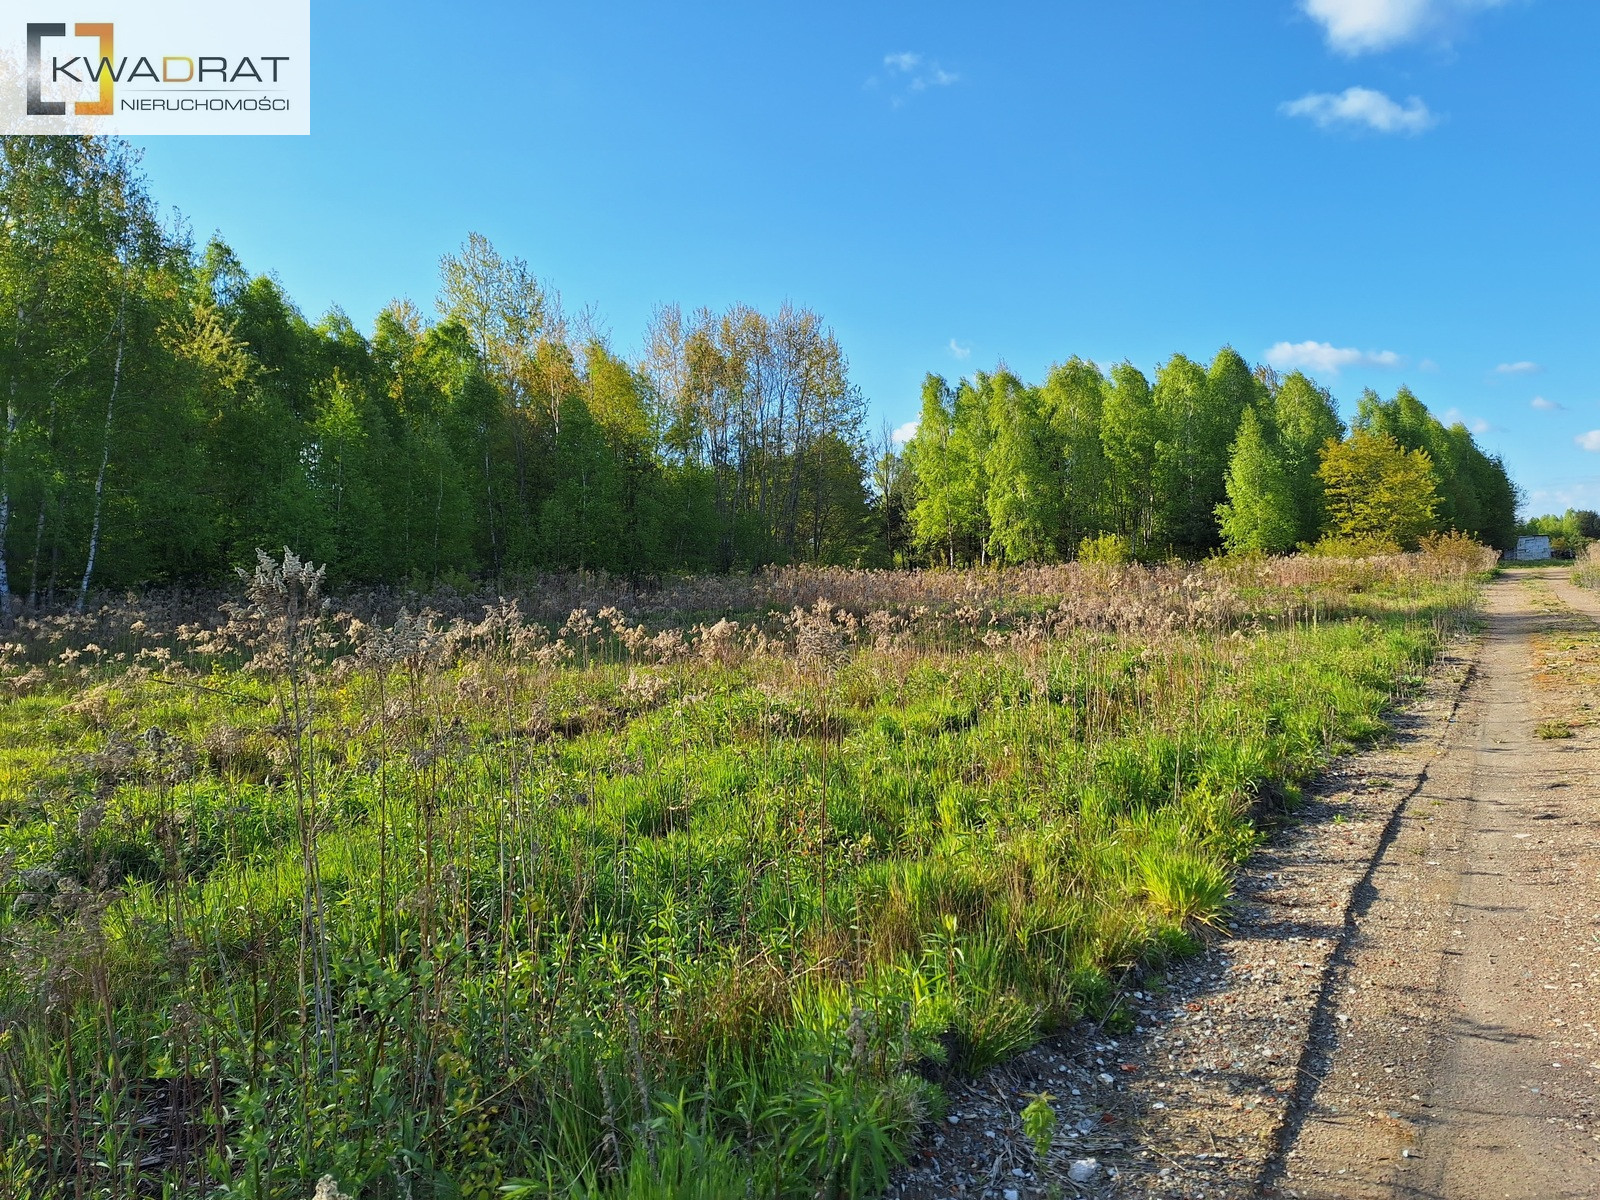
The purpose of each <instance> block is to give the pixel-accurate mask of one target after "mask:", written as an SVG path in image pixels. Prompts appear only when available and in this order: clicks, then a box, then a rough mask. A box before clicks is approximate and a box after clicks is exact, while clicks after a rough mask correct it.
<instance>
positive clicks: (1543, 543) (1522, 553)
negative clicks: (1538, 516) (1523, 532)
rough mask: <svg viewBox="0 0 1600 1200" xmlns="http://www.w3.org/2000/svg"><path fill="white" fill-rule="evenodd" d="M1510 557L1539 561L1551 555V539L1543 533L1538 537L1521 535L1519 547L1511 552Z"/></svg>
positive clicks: (1520, 560) (1521, 560) (1519, 560)
mask: <svg viewBox="0 0 1600 1200" xmlns="http://www.w3.org/2000/svg"><path fill="white" fill-rule="evenodd" d="M1510 557H1512V558H1514V559H1516V560H1517V561H1518V562H1538V561H1539V560H1541V559H1546V558H1549V557H1550V539H1549V538H1547V537H1545V536H1543V535H1542V534H1541V535H1539V536H1538V537H1519V538H1518V539H1517V548H1516V549H1515V550H1513V551H1512V552H1511V555H1510Z"/></svg>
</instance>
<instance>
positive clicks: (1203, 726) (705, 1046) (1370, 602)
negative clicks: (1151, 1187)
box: [0, 552, 1485, 1200]
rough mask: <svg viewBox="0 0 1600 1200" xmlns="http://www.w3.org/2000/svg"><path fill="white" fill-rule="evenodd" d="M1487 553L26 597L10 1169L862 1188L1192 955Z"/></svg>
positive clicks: (1, 1007) (1468, 594) (3, 1062)
mask: <svg viewBox="0 0 1600 1200" xmlns="http://www.w3.org/2000/svg"><path fill="white" fill-rule="evenodd" d="M1484 567H1485V564H1484V563H1481V562H1479V561H1478V560H1477V558H1475V557H1472V556H1467V555H1462V554H1454V555H1451V554H1448V553H1444V552H1437V553H1433V554H1424V555H1413V556H1394V557H1391V558H1385V559H1381V560H1367V561H1363V562H1338V561H1334V560H1328V559H1319V560H1299V559H1296V560H1284V561H1270V560H1262V561H1254V562H1249V561H1244V562H1240V561H1228V562H1219V563H1216V564H1210V565H1207V566H1205V567H1201V568H1194V567H1186V568H1180V567H1163V568H1155V569H1147V568H1137V567H1127V566H1116V565H1105V564H1100V565H1095V566H1093V567H1089V568H1081V569H1080V568H1076V567H1068V568H1046V569H1039V570H1036V571H1015V572H1003V573H1002V572H966V573H960V572H924V573H908V574H898V575H897V574H893V573H887V572H848V571H832V572H821V571H807V572H799V571H791V572H780V573H777V574H774V575H771V576H768V577H765V578H764V579H760V580H755V581H745V582H743V583H733V582H728V581H716V582H715V583H710V584H702V583H700V582H685V583H683V584H682V585H681V587H682V589H683V595H684V597H686V598H687V602H688V603H689V604H690V605H692V607H690V608H688V609H686V610H685V609H672V608H671V607H670V606H666V605H664V604H663V603H662V602H660V601H659V599H658V602H657V603H655V604H654V605H652V606H649V607H641V608H640V609H638V610H635V611H628V610H625V609H624V608H622V607H619V606H618V605H617V604H616V603H612V602H610V601H612V600H616V599H624V600H625V599H627V597H626V596H621V597H619V596H616V595H614V594H604V595H599V594H597V595H594V596H592V597H588V599H590V600H593V601H598V600H600V599H605V600H607V603H604V604H585V603H580V602H576V601H578V600H579V599H580V598H582V597H581V596H580V593H582V591H583V589H584V588H586V587H589V588H593V589H594V590H595V591H596V592H602V591H603V590H604V589H602V588H601V587H599V586H598V585H597V584H596V583H595V581H592V580H591V581H588V582H587V583H586V582H584V581H578V582H572V581H567V582H565V583H563V584H562V585H561V586H560V587H559V588H557V587H554V585H552V590H554V591H557V592H558V593H559V594H560V595H561V597H562V602H563V604H565V603H566V602H567V601H568V600H573V601H574V603H573V604H572V607H571V608H568V609H567V610H566V611H564V612H559V611H558V612H555V613H551V612H550V610H549V609H548V605H545V606H543V607H541V606H540V605H538V604H536V603H534V602H532V601H530V602H528V606H527V611H539V612H543V613H545V614H546V618H547V619H546V620H544V621H538V620H533V619H530V618H529V617H528V616H526V615H525V609H524V607H523V602H522V601H521V600H519V599H515V598H507V599H498V598H495V599H491V600H489V601H487V602H486V603H485V604H483V605H482V606H480V607H478V609H477V610H476V611H475V612H473V613H471V615H469V614H468V613H467V612H465V611H460V612H457V613H455V615H453V616H452V615H450V613H449V609H450V608H451V607H455V606H457V605H459V604H460V599H459V597H456V598H452V597H445V598H443V599H441V600H440V601H439V602H438V604H437V605H436V606H433V607H431V608H429V607H428V606H422V605H417V604H412V605H411V606H410V607H407V608H406V609H404V610H399V609H395V610H392V611H387V612H385V611H384V609H383V605H382V604H381V603H379V602H378V600H377V599H375V598H373V597H366V598H358V602H357V603H356V604H354V605H344V606H341V609H342V610H341V611H332V610H330V609H327V608H325V607H324V606H323V605H322V604H321V602H320V586H321V580H320V577H318V576H317V575H316V573H315V572H314V571H311V570H310V569H309V568H308V567H306V566H305V565H304V564H300V563H298V562H297V561H295V560H292V558H286V559H285V560H284V561H283V562H281V563H273V562H270V561H265V560H264V561H263V562H262V563H261V564H260V566H259V568H258V570H257V571H256V572H255V574H254V575H252V576H251V577H250V580H249V582H248V595H247V597H246V599H245V601H243V602H241V603H237V604H232V605H230V606H229V607H228V608H227V609H225V610H219V609H215V608H212V607H210V606H209V602H207V603H201V604H196V603H194V602H192V601H190V600H162V599H157V600H153V601H137V600H130V601H126V602H123V603H120V604H117V605H112V606H108V607H107V608H105V609H103V610H102V611H101V612H100V613H98V614H91V615H90V616H89V617H87V618H85V619H83V620H78V619H76V618H70V617H67V618H45V617H39V618H35V619H34V621H33V624H32V625H31V626H30V627H29V628H28V629H27V630H26V631H25V633H24V636H23V637H22V638H19V639H18V641H16V642H15V643H14V644H12V645H11V646H9V647H7V648H6V649H5V651H4V655H5V662H6V668H5V670H6V674H5V680H4V683H3V684H0V695H5V696H8V697H9V698H7V699H5V700H4V701H3V702H0V705H3V709H4V712H3V714H0V822H3V824H0V853H3V855H4V859H3V862H4V869H3V875H0V881H3V884H0V885H3V886H4V887H5V889H6V891H7V893H8V895H7V898H6V900H5V902H4V904H3V906H0V945H3V948H4V951H5V953H6V960H5V966H4V968H3V970H0V1147H3V1149H0V1196H17V1197H44V1196H74V1197H80V1196H82V1197H87V1196H124V1195H127V1196H132V1195H135V1194H137V1195H172V1196H194V1195H211V1196H229V1197H251V1198H257V1197H259V1198H265V1197H277V1196H286V1195H308V1194H310V1193H311V1191H312V1190H313V1189H314V1188H315V1187H316V1186H317V1181H318V1180H319V1178H320V1177H322V1176H323V1175H330V1176H332V1177H333V1178H334V1179H337V1180H338V1181H339V1187H340V1188H342V1189H344V1190H346V1191H348V1192H349V1193H351V1194H352V1195H355V1196H357V1197H360V1198H361V1200H367V1198H369V1197H401V1196H406V1197H428V1196H437V1197H447V1196H448V1197H455V1196H464V1197H488V1196H491V1195H495V1194H498V1189H501V1188H503V1187H509V1188H512V1189H513V1190H514V1191H515V1192H516V1193H517V1194H520V1195H525V1196H563V1197H599V1196H614V1197H663V1198H665V1197H694V1196H713V1195H716V1196H722V1195H729V1194H749V1195H754V1196H766V1197H802V1196H803V1197H808V1198H809V1197H818V1196H821V1197H835V1196H862V1195H869V1194H872V1192H873V1191H874V1190H875V1189H878V1188H880V1187H881V1186H882V1183H883V1181H884V1180H885V1178H886V1177H887V1174H888V1172H889V1170H890V1168H891V1167H892V1165H893V1163H894V1162H895V1161H896V1159H897V1157H898V1156H899V1155H900V1154H901V1153H902V1151H903V1148H904V1146H905V1145H906V1144H907V1140H908V1138H909V1136H910V1135H911V1133H912V1132H913V1131H914V1129H915V1128H916V1127H917V1126H918V1124H919V1123H920V1122H922V1121H923V1120H925V1119H926V1118H927V1117H928V1116H929V1115H930V1114H931V1113H934V1112H936V1111H937V1110H938V1108H939V1105H940V1091H939V1086H938V1085H939V1082H940V1081H941V1080H942V1079H944V1078H946V1077H948V1076H949V1075H950V1074H951V1073H958V1072H972V1071H977V1070H981V1069H983V1068H984V1067H986V1066H988V1065H990V1064H992V1063H994V1062H996V1061H998V1060H1000V1059H1002V1058H1003V1057H1005V1056H1006V1055H1009V1054H1012V1053H1015V1052H1016V1051H1017V1050H1019V1049H1021V1048H1023V1047H1025V1046H1026V1045H1028V1044H1029V1043H1030V1042H1031V1041H1033V1040H1034V1039H1036V1038H1038V1037H1039V1036H1041V1035H1042V1034H1043V1033H1045V1032H1047V1031H1049V1030H1050V1029H1052V1028H1054V1027H1056V1026H1058V1025H1060V1024H1062V1023H1063V1022H1066V1021H1068V1020H1071V1019H1073V1018H1074V1017H1075V1016H1077V1015H1079V1014H1082V1013H1086V1012H1087V1013H1091V1014H1094V1015H1096V1016H1099V1017H1103V1018H1105V1019H1107V1020H1110V1021H1113V1022H1114V1021H1116V1020H1118V1019H1119V1015H1118V1013H1117V1011H1116V999H1115V998H1116V995H1117V987H1116V983H1117V979H1118V977H1119V976H1120V975H1121V974H1122V973H1124V972H1126V971H1128V970H1130V969H1134V968H1137V967H1138V966H1140V965H1141V964H1150V963H1158V962H1160V961H1162V960H1163V959H1164V958H1166V957H1168V956H1171V955H1174V954H1182V953H1186V952H1188V951H1190V950H1192V949H1193V948H1194V946H1195V945H1196V944H1197V939H1199V938H1200V937H1202V936H1204V934H1205V930H1206V928H1207V927H1208V926H1209V925H1212V924H1214V923H1215V922H1216V921H1217V920H1219V919H1220V916H1221V914H1222V913H1223V911H1224V909H1225V904H1226V897H1227V892H1228V887H1229V880H1230V878H1231V871H1232V868H1233V867H1234V865H1235V864H1237V863H1238V862H1239V861H1241V860H1242V859H1243V858H1244V857H1245V856H1246V855H1248V853H1249V852H1250V850H1251V848H1252V846H1253V845H1254V844H1255V843H1256V840H1257V838H1258V837H1259V833H1258V825H1257V819H1256V818H1257V815H1258V813H1259V809H1260V806H1261V804H1262V803H1263V800H1264V798H1265V797H1268V796H1280V795H1282V794H1284V793H1285V791H1286V790H1289V789H1292V787H1293V785H1294V783H1295V782H1296V781H1298V780H1301V779H1304V778H1305V777H1306V776H1307V775H1309V774H1310V773H1311V772H1312V771H1314V770H1315V769H1316V768H1317V766H1318V765H1319V764H1320V763H1322V762H1323V761H1324V760H1325V759H1326V758H1327V756H1328V755H1329V754H1330V753H1332V752H1334V751H1336V750H1338V749H1339V748H1340V747H1342V746H1344V745H1346V744H1348V743H1349V742H1351V741H1353V740H1357V739H1360V738H1364V737H1367V736H1370V735H1372V734H1374V733H1376V732H1378V731H1379V730H1381V729H1382V727H1383V726H1382V712H1383V710H1384V708H1385V706H1386V705H1387V704H1388V703H1389V702H1390V700H1391V698H1392V696H1393V695H1394V693H1395V690H1396V688H1397V687H1403V686H1404V685H1405V681H1406V680H1408V679H1412V678H1415V677H1416V676H1417V675H1418V674H1420V672H1422V671H1423V670H1424V668H1425V666H1426V664H1427V662H1428V660H1429V658H1430V657H1431V655H1432V654H1433V653H1434V652H1435V651H1436V649H1437V647H1438V646H1439V644H1440V640H1441V638H1442V637H1443V636H1444V635H1445V634H1446V633H1447V632H1448V631H1449V629H1450V628H1451V627H1452V625H1453V624H1454V623H1455V622H1457V621H1459V620H1460V619H1461V617H1462V615H1463V614H1464V613H1465V612H1466V611H1468V609H1469V608H1470V607H1471V604H1472V602H1473V595H1474V585H1473V578H1474V574H1475V572H1478V571H1481V570H1483V569H1484ZM674 586H680V585H674ZM740 588H744V589H745V591H744V592H743V593H741V594H738V595H735V594H734V593H736V592H737V591H738V589H740ZM663 590H666V589H663ZM711 601H716V602H711ZM384 602H385V603H387V599H385V601H384ZM197 610H199V611H197ZM363 613H364V614H365V615H361V614H363Z"/></svg>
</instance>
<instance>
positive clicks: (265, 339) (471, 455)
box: [0, 137, 981, 619]
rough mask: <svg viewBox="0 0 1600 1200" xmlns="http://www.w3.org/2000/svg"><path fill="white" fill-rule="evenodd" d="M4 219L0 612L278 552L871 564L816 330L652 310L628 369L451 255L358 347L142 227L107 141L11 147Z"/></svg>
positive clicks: (643, 568)
mask: <svg viewBox="0 0 1600 1200" xmlns="http://www.w3.org/2000/svg"><path fill="white" fill-rule="evenodd" d="M0 194H4V196H5V197H6V213H7V222H8V225H7V237H6V238H5V239H4V241H3V242H0V391H3V393H4V395H5V397H6V399H5V403H6V410H7V411H6V417H5V420H4V422H3V423H0V595H6V594H7V593H11V594H15V595H19V596H22V597H25V598H26V600H27V602H28V604H29V605H30V606H31V607H38V606H41V605H46V606H47V605H49V604H51V603H52V602H56V603H58V602H60V601H61V600H62V599H64V598H70V597H72V596H74V594H75V593H78V592H80V591H83V590H85V589H86V588H87V587H93V586H99V587H102V588H106V589H113V588H121V587H125V586H136V585H141V584H166V583H183V584H202V585H215V584H217V583H218V582H221V581H222V580H224V579H225V578H226V577H227V574H228V568H229V564H230V563H233V562H237V561H241V560H245V559H248V557H249V556H250V555H251V554H252V553H253V551H254V549H255V548H256V547H257V546H263V545H266V546H281V545H285V544H293V545H297V546H300V547H302V548H303V549H305V550H306V551H308V552H309V553H311V554H313V555H315V556H316V557H317V558H318V559H319V560H325V561H327V562H328V563H329V564H330V569H331V572H332V577H333V578H334V579H336V580H339V581H341V582H345V583H349V582H383V583H389V584H407V583H420V584H422V585H423V586H432V585H435V584H437V583H439V582H440V581H442V580H443V579H445V578H452V577H454V578H459V577H461V576H463V575H475V574H489V575H491V576H493V577H495V578H497V579H504V578H506V577H508V576H514V575H519V574H523V573H526V572H529V571H532V570H535V569H538V568H543V567H571V568H581V569H604V570H608V571H617V572H627V573H632V574H644V573H651V572H662V571H683V570H697V569H699V570H703V569H711V568H723V569H727V568H731V567H734V566H739V567H745V568H748V567H754V566H759V565H761V564H764V563H769V562H774V561H790V560H800V559H806V560H810V561H815V562H850V563H855V562H859V561H863V560H871V559H873V558H874V557H881V553H880V551H879V545H878V540H877V537H876V535H875V533H874V530H873V528H872V512H871V503H872V496H871V494H870V491H869V487H868V484H867V481H866V478H865V476H866V467H867V458H866V447H865V439H864V437H863V435H862V420H863V411H864V410H863V402H862V399H861V397H860V394H859V392H858V391H857V389H855V388H854V386H853V385H852V384H851V383H850V381H849V378H848V373H847V369H846V363H845V361H844V356H843V353H842V352H841V350H840V348H839V346H838V343H837V341H836V339H834V337H833V335H832V334H831V332H829V331H828V330H827V329H826V328H825V327H824V326H823V324H822V322H821V319H820V318H819V317H818V316H817V315H816V314H815V313H812V312H809V311H807V310H804V309H797V308H794V307H792V306H787V305H786V306H784V307H782V308H781V309H780V310H779V311H778V312H777V313H775V314H770V315H769V314H762V313H757V312H755V311H754V310H752V309H748V308H744V307H736V308H734V309H732V310H730V311H729V312H728V313H726V314H721V315H714V314H710V313H701V314H696V315H694V316H693V317H691V318H689V319H687V320H683V319H681V318H678V317H676V316H675V314H676V310H670V311H669V310H663V312H662V313H661V314H659V315H658V319H657V324H656V326H655V327H653V328H652V330H651V331H650V346H649V353H648V354H647V356H646V361H645V362H644V363H642V364H640V365H639V366H637V367H636V366H631V365H629V364H628V363H626V362H624V361H623V360H622V359H621V358H619V357H618V356H617V355H616V354H614V353H613V352H612V351H611V350H610V349H609V348H608V347H607V346H606V345H605V343H604V340H603V339H600V338H596V337H594V336H592V335H589V336H583V337H578V336H576V335H575V334H574V331H573V327H572V323H569V322H568V321H567V319H566V318H565V316H564V315H563V313H562V312H561V309H560V304H559V300H558V297H557V296H556V293H555V292H554V291H553V290H552V289H551V288H549V287H548V285H546V284H544V283H542V282H541V281H540V280H538V279H537V278H536V277H535V275H534V274H533V272H532V270H531V268H530V267H529V266H528V264H527V263H525V262H522V261H521V260H518V259H508V258H505V257H503V256H502V255H501V254H500V253H499V252H498V251H496V249H495V248H494V246H493V245H491V244H490V243H489V241H488V240H487V239H485V238H483V237H482V236H481V235H478V234H472V235H470V236H469V237H468V239H467V241H466V243H465V244H464V245H463V246H462V248H461V250H460V251H459V252H458V253H457V254H454V255H447V256H445V258H444V259H443V260H442V261H441V264H440V276H441V280H440V295H439V302H438V313H439V319H438V321H437V322H431V323H430V322H429V321H427V320H426V319H424V317H423V316H422V314H421V313H420V312H418V311H417V310H416V309H415V308H413V307H412V306H411V305H410V304H408V303H404V302H397V303H395V304H393V305H391V306H390V307H389V308H387V309H385V310H384V311H383V312H381V313H380V314H378V316H377V319H376V322H375V324H374V328H373V330H372V332H371V335H370V336H367V335H364V334H363V333H361V332H360V331H358V330H357V329H356V328H355V327H354V325H353V324H352V323H351V321H350V320H349V319H348V318H347V317H346V316H345V315H344V314H343V313H342V312H340V311H339V310H337V309H334V310H332V311H330V312H329V313H328V314H327V315H325V316H324V317H323V318H321V319H320V320H318V321H315V322H313V321H310V320H308V319H307V318H306V317H305V316H303V315H302V314H301V313H300V312H299V311H298V310H297V309H296V308H295V306H294V304H293V303H292V301H291V300H290V298H289V297H288V296H287V295H285V294H284V292H283V290H282V288H281V287H280V286H279V285H278V284H277V283H276V282H275V281H274V280H273V279H272V278H271V277H270V276H254V277H252V276H251V275H250V274H249V272H248V271H246V270H245V268H244V267H243V265H242V264H241V263H240V262H239V261H238V259H237V257H236V256H235V255H234V254H233V252H232V251H231V250H230V249H229V248H228V247H227V246H226V245H224V244H223V243H222V242H220V241H216V240H213V241H212V242H210V243H208V244H207V245H205V246H204V247H202V248H199V249H198V250H197V249H196V248H195V247H194V246H192V245H191V244H189V243H188V242H187V241H186V240H184V239H183V237H181V236H179V235H177V234H175V233H174V232H172V231H171V230H167V229H164V228H163V226H162V224H161V223H160V221H159V220H158V214H157V213H156V210H155V207H154V205H153V203H152V202H151V201H150V199H149V198H148V196H147V195H146V192H145V187H144V182H143V180H142V178H141V176H140V174H139V172H138V169H137V157H136V155H135V154H134V153H133V152H132V151H131V150H130V149H129V148H128V147H127V146H125V145H123V144H122V143H119V142H117V141H115V140H112V139H86V138H68V137H63V138H29V137H6V138H4V139H3V141H0ZM675 320H676V324H674V321H675ZM977 502H978V503H979V504H980V505H981V497H980V498H979V499H978V501H977ZM5 615H6V614H5V613H0V619H3V618H4V616H5Z"/></svg>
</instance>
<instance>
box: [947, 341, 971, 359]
mask: <svg viewBox="0 0 1600 1200" xmlns="http://www.w3.org/2000/svg"><path fill="white" fill-rule="evenodd" d="M950 355H951V357H953V358H958V359H960V360H961V361H962V362H966V361H967V359H969V358H971V357H972V347H971V346H963V345H962V344H961V343H960V342H958V341H956V340H955V338H951V339H950Z"/></svg>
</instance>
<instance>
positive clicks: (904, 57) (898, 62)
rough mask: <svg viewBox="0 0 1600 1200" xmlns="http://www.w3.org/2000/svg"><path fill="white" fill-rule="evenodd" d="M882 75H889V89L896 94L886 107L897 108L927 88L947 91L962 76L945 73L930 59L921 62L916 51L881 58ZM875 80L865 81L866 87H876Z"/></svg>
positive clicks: (876, 78)
mask: <svg viewBox="0 0 1600 1200" xmlns="http://www.w3.org/2000/svg"><path fill="white" fill-rule="evenodd" d="M883 66H884V71H885V72H886V73H887V75H888V80H887V82H888V85H889V86H890V87H891V88H894V89H895V94H894V95H892V96H891V97H890V98H889V103H890V104H892V105H894V107H896V108H899V107H900V106H901V105H902V104H904V103H905V102H906V97H907V96H909V95H911V94H912V93H914V92H925V91H927V90H928V89H929V88H936V87H949V86H950V85H951V84H953V83H958V82H960V80H961V76H960V75H958V74H956V73H955V72H954V71H947V70H945V69H944V68H943V67H942V66H940V65H939V64H938V63H937V62H935V61H934V60H932V59H930V58H924V57H923V56H922V55H921V54H919V53H917V52H916V51H915V50H901V51H898V52H897V53H894V54H885V55H884V56H883ZM878 83H879V80H878V77H877V76H876V75H874V76H873V77H872V78H871V79H868V80H867V86H868V87H877V86H878Z"/></svg>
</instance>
